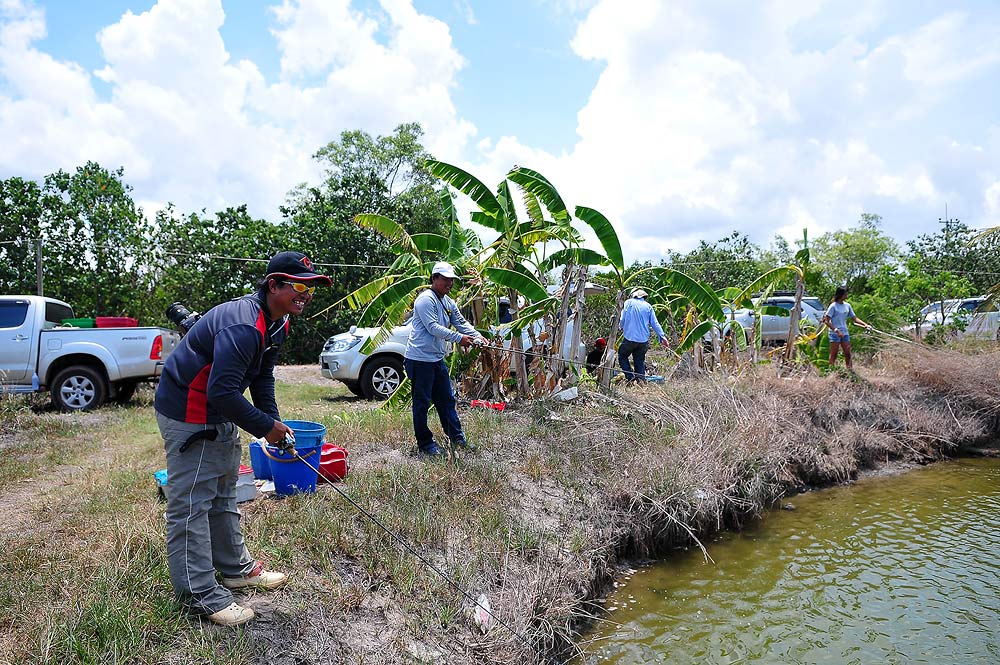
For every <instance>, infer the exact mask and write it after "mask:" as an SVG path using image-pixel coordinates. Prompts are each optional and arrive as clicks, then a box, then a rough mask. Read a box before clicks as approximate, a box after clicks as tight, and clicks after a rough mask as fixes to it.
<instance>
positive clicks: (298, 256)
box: [267, 252, 333, 286]
mask: <svg viewBox="0 0 1000 665" xmlns="http://www.w3.org/2000/svg"><path fill="white" fill-rule="evenodd" d="M272 277H285V278H287V279H296V280H299V281H301V282H322V283H323V284H325V285H326V286H332V285H333V281H331V280H330V278H329V277H327V276H326V275H320V274H319V273H317V272H316V271H315V267H314V266H313V262H312V261H310V260H309V257H308V256H306V255H305V254H303V253H302V252H278V253H277V254H275V255H274V256H273V257H272V258H271V260H270V261H268V262H267V279H270V278H272Z"/></svg>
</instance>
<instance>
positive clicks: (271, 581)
mask: <svg viewBox="0 0 1000 665" xmlns="http://www.w3.org/2000/svg"><path fill="white" fill-rule="evenodd" d="M287 581H288V576H287V575H285V574H284V573H278V572H275V571H273V570H264V564H262V563H261V562H260V561H258V562H257V564H256V565H255V566H254V567H253V570H251V571H250V574H249V575H247V576H246V577H223V578H222V586H224V587H226V588H227V589H245V588H247V587H253V588H256V589H277V588H278V587H280V586H283V585H284V584H285V582H287Z"/></svg>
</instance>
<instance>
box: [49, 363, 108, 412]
mask: <svg viewBox="0 0 1000 665" xmlns="http://www.w3.org/2000/svg"><path fill="white" fill-rule="evenodd" d="M51 393H52V402H53V403H54V404H55V405H56V406H57V407H58V408H59V409H60V410H61V411H89V410H90V409H96V408H97V407H99V406H100V405H102V404H104V400H105V399H106V398H107V395H108V386H107V384H106V383H105V381H104V377H103V376H101V373H100V372H98V371H97V370H95V369H93V368H92V367H87V366H86V365H74V366H72V367H67V368H66V369H64V370H62V371H61V372H59V373H58V374H56V378H55V381H53V382H52V388H51Z"/></svg>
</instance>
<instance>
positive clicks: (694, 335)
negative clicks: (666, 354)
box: [677, 321, 716, 353]
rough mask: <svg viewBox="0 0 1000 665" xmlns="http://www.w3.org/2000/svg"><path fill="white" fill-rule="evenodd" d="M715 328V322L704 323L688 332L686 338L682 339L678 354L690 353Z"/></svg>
mask: <svg viewBox="0 0 1000 665" xmlns="http://www.w3.org/2000/svg"><path fill="white" fill-rule="evenodd" d="M715 327H716V324H715V321H702V322H701V323H699V324H698V325H696V326H695V327H693V328H691V329H690V330H688V331H687V333H685V335H684V337H682V338H681V341H680V343H679V344H678V345H677V353H684V352H685V351H690V350H691V349H692V348H693V347H694V345H695V344H697V343H698V342H700V341H701V340H702V338H703V337H705V335H707V334H708V333H710V332H711V331H712V329H713V328H715Z"/></svg>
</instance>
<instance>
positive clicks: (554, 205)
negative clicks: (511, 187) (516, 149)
mask: <svg viewBox="0 0 1000 665" xmlns="http://www.w3.org/2000/svg"><path fill="white" fill-rule="evenodd" d="M507 177H508V178H509V179H510V180H511V181H512V182H514V183H517V185H518V186H520V187H521V189H523V190H524V191H526V192H530V193H531V194H532V195H534V196H537V197H538V198H539V199H541V201H542V203H544V204H545V207H546V208H548V211H549V214H551V215H552V218H553V219H554V220H555V221H557V222H568V221H569V211H568V210H567V209H566V203H565V202H564V201H563V200H562V197H561V196H559V192H558V191H557V190H556V188H555V186H554V185H553V184H552V183H551V182H549V180H548V179H547V178H546V177H545V176H543V175H542V174H541V173H539V172H538V171H532V170H531V169H528V168H524V167H523V166H519V167H517V168H515V169H513V170H512V171H511V172H510V173H508V174H507Z"/></svg>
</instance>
